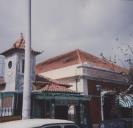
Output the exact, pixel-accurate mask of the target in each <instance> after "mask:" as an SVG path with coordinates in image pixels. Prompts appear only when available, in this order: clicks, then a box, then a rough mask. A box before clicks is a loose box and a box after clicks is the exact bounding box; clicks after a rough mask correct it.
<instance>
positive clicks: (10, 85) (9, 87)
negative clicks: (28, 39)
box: [4, 54, 17, 91]
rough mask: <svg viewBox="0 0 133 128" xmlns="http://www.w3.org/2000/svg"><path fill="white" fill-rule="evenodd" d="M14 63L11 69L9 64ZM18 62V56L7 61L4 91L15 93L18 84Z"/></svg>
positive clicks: (13, 56)
mask: <svg viewBox="0 0 133 128" xmlns="http://www.w3.org/2000/svg"><path fill="white" fill-rule="evenodd" d="M9 61H12V67H11V68H10V69H9V67H8V63H9ZM16 62H17V55H16V54H13V55H11V56H9V57H7V58H6V59H5V82H6V88H5V90H4V91H14V90H15V82H16Z"/></svg>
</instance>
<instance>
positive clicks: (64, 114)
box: [55, 106, 68, 119]
mask: <svg viewBox="0 0 133 128" xmlns="http://www.w3.org/2000/svg"><path fill="white" fill-rule="evenodd" d="M55 119H68V107H67V106H55Z"/></svg>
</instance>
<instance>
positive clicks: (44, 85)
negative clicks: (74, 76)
mask: <svg viewBox="0 0 133 128" xmlns="http://www.w3.org/2000/svg"><path fill="white" fill-rule="evenodd" d="M69 87H70V85H67V84H64V83H60V82H58V81H57V80H56V81H55V80H54V81H53V80H51V79H49V78H46V77H43V76H40V75H36V80H35V82H33V90H34V91H41V92H63V93H64V92H65V93H76V92H75V91H72V90H70V89H69Z"/></svg>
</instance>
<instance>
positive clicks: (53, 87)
mask: <svg viewBox="0 0 133 128" xmlns="http://www.w3.org/2000/svg"><path fill="white" fill-rule="evenodd" d="M35 91H37V92H63V93H64V92H65V93H77V92H75V91H72V90H70V89H68V88H66V87H65V86H62V85H58V84H56V83H51V84H46V85H44V86H43V87H41V88H40V89H37V90H35Z"/></svg>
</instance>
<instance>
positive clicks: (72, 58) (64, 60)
mask: <svg viewBox="0 0 133 128" xmlns="http://www.w3.org/2000/svg"><path fill="white" fill-rule="evenodd" d="M82 63H88V64H89V65H91V66H92V67H93V66H94V67H99V68H104V69H107V70H111V71H115V72H128V70H127V69H126V68H123V67H121V66H118V65H116V64H112V63H110V62H108V61H105V60H103V59H101V58H98V57H96V56H94V55H92V54H89V53H87V52H84V51H81V50H79V49H77V50H74V51H71V52H68V53H65V54H62V55H59V56H56V57H53V58H50V59H48V60H46V61H43V62H41V63H39V64H38V65H37V66H36V72H37V73H42V72H46V71H50V70H54V69H58V68H63V67H67V66H70V65H74V64H82Z"/></svg>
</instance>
